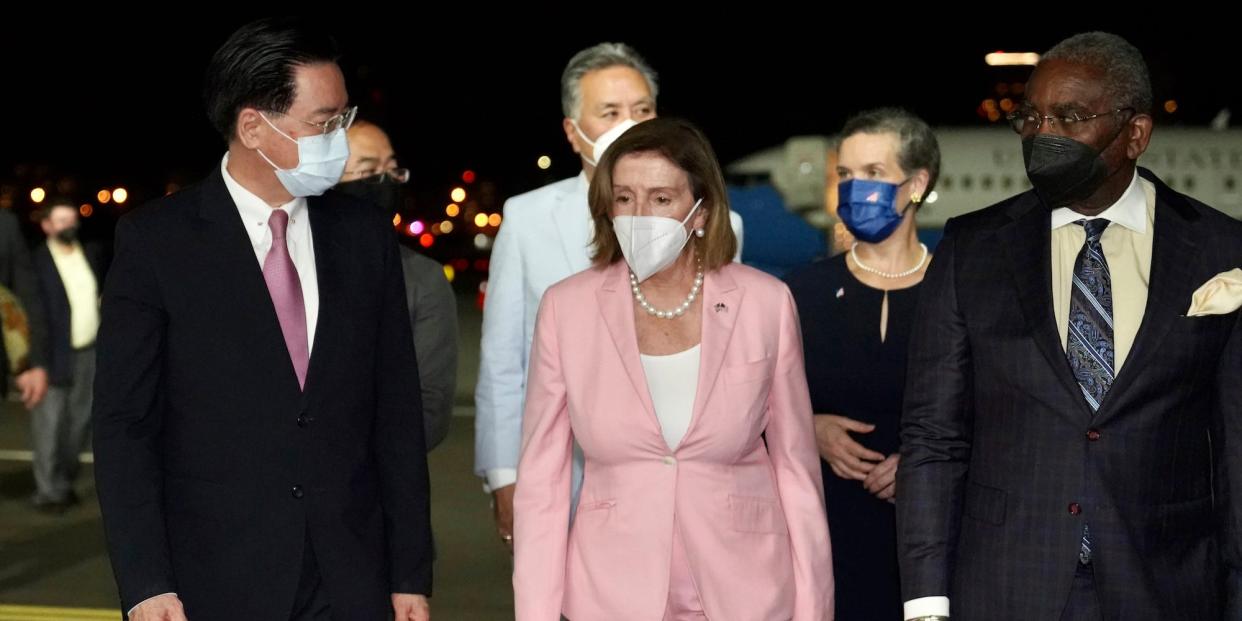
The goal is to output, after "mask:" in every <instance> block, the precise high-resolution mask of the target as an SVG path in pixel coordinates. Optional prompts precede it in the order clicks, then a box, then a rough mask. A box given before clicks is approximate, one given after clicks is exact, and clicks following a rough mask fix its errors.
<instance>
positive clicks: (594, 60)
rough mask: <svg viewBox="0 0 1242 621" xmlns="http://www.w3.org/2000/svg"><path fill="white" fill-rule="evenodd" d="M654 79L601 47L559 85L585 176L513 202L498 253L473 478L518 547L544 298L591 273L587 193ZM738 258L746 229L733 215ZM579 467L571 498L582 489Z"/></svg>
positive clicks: (649, 96)
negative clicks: (526, 418) (520, 488)
mask: <svg viewBox="0 0 1242 621" xmlns="http://www.w3.org/2000/svg"><path fill="white" fill-rule="evenodd" d="M658 94H659V87H658V85H657V82H656V73H655V71H653V70H652V69H651V67H650V66H649V65H648V64H647V62H646V61H645V60H643V58H642V57H641V56H639V55H638V53H637V52H635V51H634V49H633V48H631V47H629V46H628V45H625V44H623V43H600V44H599V45H595V46H593V47H589V48H587V49H585V50H582V51H581V52H578V53H577V54H576V55H574V57H573V58H572V59H570V61H569V64H568V65H567V66H566V67H565V71H564V73H563V74H562V75H561V108H562V110H563V112H564V115H565V119H564V121H563V122H562V127H563V129H564V131H565V137H566V139H567V140H568V141H569V144H570V146H571V147H572V148H573V150H574V152H575V153H577V154H578V155H579V157H580V158H581V159H582V172H581V173H579V174H578V175H577V176H575V177H571V178H569V179H564V180H562V181H557V182H556V183H552V184H549V185H546V186H543V187H541V188H539V189H536V190H533V191H531V192H527V193H525V194H521V195H518V196H515V197H513V198H510V199H509V200H508V201H507V202H506V203H505V206H504V224H503V225H502V226H501V227H500V232H499V233H498V234H497V235H496V244H495V246H494V247H493V249H492V257H491V268H490V269H491V274H490V276H489V278H488V285H487V295H486V298H485V301H484V305H483V339H482V355H481V356H480V365H479V381H478V385H477V386H476V387H475V394H474V397H475V408H476V419H475V459H474V467H475V472H476V474H478V475H479V476H481V477H484V478H485V479H486V488H487V489H488V490H489V491H490V492H491V493H492V496H493V501H494V510H495V518H496V529H497V533H498V535H499V536H500V538H501V540H503V541H504V542H505V543H506V545H509V546H510V547H511V546H512V541H513V486H514V484H515V483H516V481H517V463H518V453H519V452H520V450H521V437H522V404H523V399H524V396H525V393H526V362H527V359H528V357H529V355H530V344H531V339H532V338H533V335H534V329H535V315H536V313H537V312H538V310H539V300H540V299H541V298H542V297H543V292H544V291H545V290H546V289H547V288H548V287H549V286H551V285H552V284H554V283H556V282H557V281H560V280H562V279H564V278H568V277H569V276H572V275H573V274H575V273H577V272H580V271H582V270H584V269H587V268H588V267H590V265H591V257H590V244H591V236H592V235H593V228H592V224H591V217H590V209H589V207H588V205H587V188H588V186H589V184H590V181H591V176H592V175H593V174H594V172H595V162H596V161H598V159H599V157H600V156H602V155H603V152H604V150H605V149H606V148H607V147H608V145H609V144H611V143H612V141H614V140H616V139H617V137H619V136H620V135H621V134H622V133H623V132H624V131H625V130H626V129H628V128H629V127H631V126H633V125H634V124H636V123H639V122H642V121H646V120H648V119H651V118H654V117H655V116H656V96H657V95H658ZM733 223H734V231H735V232H736V233H737V234H738V242H739V243H738V248H739V251H738V252H739V254H740V252H741V250H740V248H741V219H740V218H738V217H737V216H736V214H733ZM581 476H582V469H581V460H580V459H575V463H574V490H575V494H574V498H575V499H576V498H577V494H576V490H577V489H578V487H579V486H580V484H581Z"/></svg>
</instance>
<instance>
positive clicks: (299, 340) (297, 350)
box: [263, 209, 310, 388]
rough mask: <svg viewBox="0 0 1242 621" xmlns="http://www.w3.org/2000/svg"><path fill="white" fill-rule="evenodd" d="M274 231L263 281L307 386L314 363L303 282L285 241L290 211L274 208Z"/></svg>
mask: <svg viewBox="0 0 1242 621" xmlns="http://www.w3.org/2000/svg"><path fill="white" fill-rule="evenodd" d="M267 226H268V228H270V229H271V230H272V249H271V250H268V251H267V258H266V259H264V260H263V280H265V281H267V291H268V293H269V294H271V296H272V304H273V305H275V306H276V317H277V319H279V320H280V331H281V332H282V333H284V335H285V347H286V348H288V349H289V358H290V360H292V361H293V370H294V372H295V373H297V375H298V386H300V387H302V388H305V387H306V367H307V366H308V364H309V363H310V351H309V350H310V345H309V344H308V343H307V339H306V303H305V301H304V300H303V299H302V282H301V281H300V280H298V269H297V268H296V267H294V265H293V259H291V258H289V245H288V244H287V243H286V242H285V230H286V229H287V228H288V227H289V214H288V213H285V211H284V210H282V209H275V210H273V211H272V216H271V217H270V218H268V219H267Z"/></svg>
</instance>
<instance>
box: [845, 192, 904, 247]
mask: <svg viewBox="0 0 1242 621" xmlns="http://www.w3.org/2000/svg"><path fill="white" fill-rule="evenodd" d="M909 181H910V180H909V179H906V180H905V181H902V182H901V183H889V182H887V181H873V180H870V179H850V180H849V181H842V182H841V184H840V185H838V186H837V197H838V201H839V203H838V205H837V217H838V218H840V219H841V222H843V223H844V224H845V228H847V229H849V230H850V234H852V235H853V236H854V237H856V238H858V240H859V241H864V242H868V243H872V244H875V243H879V242H882V241H884V240H886V239H888V237H889V235H892V234H893V231H896V230H897V227H898V226H900V225H901V219H902V218H903V217H904V216H905V206H902V209H901V211H898V210H897V205H896V202H897V190H899V189H900V188H901V186H903V185H905V184H906V183H908V182H909Z"/></svg>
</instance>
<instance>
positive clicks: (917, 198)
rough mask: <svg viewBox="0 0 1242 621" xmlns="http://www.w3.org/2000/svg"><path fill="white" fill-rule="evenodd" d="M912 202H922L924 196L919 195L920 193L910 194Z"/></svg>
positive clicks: (916, 203)
mask: <svg viewBox="0 0 1242 621" xmlns="http://www.w3.org/2000/svg"><path fill="white" fill-rule="evenodd" d="M910 202H911V203H914V204H915V205H918V204H919V203H922V202H923V197H922V196H920V195H918V194H911V195H910Z"/></svg>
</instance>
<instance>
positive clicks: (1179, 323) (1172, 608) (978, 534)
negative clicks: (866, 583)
mask: <svg viewBox="0 0 1242 621" xmlns="http://www.w3.org/2000/svg"><path fill="white" fill-rule="evenodd" d="M1140 174H1142V175H1143V176H1144V177H1145V178H1147V179H1148V180H1150V181H1152V182H1153V183H1154V184H1155V186H1156V188H1157V198H1156V215H1155V230H1154V243H1153V248H1152V265H1151V274H1150V289H1149V293H1148V301H1147V307H1146V309H1145V312H1144V317H1143V323H1142V325H1141V327H1140V329H1139V332H1138V335H1137V337H1136V339H1135V343H1134V347H1133V349H1132V350H1131V353H1130V355H1129V357H1128V358H1127V360H1126V363H1125V365H1124V366H1123V367H1122V368H1121V370H1120V372H1119V374H1118V375H1117V378H1116V380H1115V381H1114V383H1113V386H1112V388H1111V390H1110V391H1109V393H1108V395H1107V397H1106V398H1105V400H1104V402H1103V403H1102V404H1101V407H1100V410H1099V411H1098V412H1096V413H1095V414H1094V415H1093V413H1092V412H1091V410H1090V408H1089V407H1088V406H1087V403H1086V401H1085V400H1084V399H1083V397H1082V393H1081V390H1080V389H1079V387H1078V385H1077V384H1076V383H1075V381H1074V379H1073V377H1072V376H1071V373H1070V369H1069V365H1068V363H1067V361H1066V358H1065V353H1064V350H1063V348H1062V346H1061V343H1060V342H1059V340H1060V339H1059V335H1058V331H1057V326H1056V324H1055V320H1054V319H1053V308H1052V293H1051V276H1050V263H1051V259H1050V252H1051V243H1050V240H1049V238H1050V232H1049V228H1050V213H1051V211H1050V210H1049V209H1048V208H1047V207H1046V206H1044V205H1043V204H1042V203H1041V202H1040V200H1039V199H1038V198H1037V196H1036V195H1035V194H1034V193H1033V192H1027V193H1025V194H1021V195H1019V196H1016V197H1014V198H1012V199H1010V200H1007V201H1005V202H1003V203H1000V204H998V205H995V206H993V207H990V208H988V209H984V210H981V211H979V212H975V213H972V214H968V215H966V216H962V217H960V218H955V219H953V220H950V221H949V223H948V224H947V225H946V227H945V229H946V230H945V238H944V241H943V242H942V243H941V246H940V248H939V249H938V251H937V253H936V256H935V259H934V261H933V262H932V264H931V267H930V268H929V271H928V273H927V277H926V279H925V280H924V283H923V290H922V293H921V296H922V299H921V302H920V311H919V313H918V314H917V319H916V325H915V327H914V333H913V337H912V339H911V350H910V357H909V365H910V366H909V375H908V382H907V386H906V393H905V407H904V413H903V420H902V451H901V452H902V461H901V465H900V469H899V472H898V480H897V485H898V487H897V499H898V501H897V512H898V513H897V521H898V541H899V544H898V554H899V557H900V564H901V578H902V590H903V596H904V598H905V599H906V600H910V599H914V598H919V597H926V596H935V595H948V596H949V597H950V604H951V609H952V613H953V618H954V619H955V620H965V621H973V620H984V621H992V620H996V619H1005V620H1007V621H1021V620H1026V619H1030V620H1032V621H1034V620H1047V619H1057V618H1059V616H1060V614H1061V610H1062V608H1063V607H1064V606H1065V602H1066V599H1067V597H1068V594H1069V590H1070V585H1071V582H1072V580H1073V577H1074V572H1075V569H1076V563H1077V559H1078V547H1079V538H1080V535H1081V533H1082V529H1083V525H1084V523H1085V524H1089V525H1090V528H1091V533H1092V539H1093V549H1094V561H1093V564H1094V566H1095V575H1096V587H1097V590H1098V592H1099V597H1100V602H1101V605H1102V608H1103V612H1104V616H1105V618H1107V619H1162V620H1166V621H1167V620H1172V619H1185V620H1187V621H1203V620H1206V619H1221V618H1229V619H1238V618H1242V602H1240V601H1239V597H1240V595H1239V591H1240V589H1242V573H1240V571H1242V548H1240V543H1239V541H1240V533H1242V324H1240V319H1239V317H1240V315H1242V313H1239V312H1237V311H1235V312H1233V313H1229V314H1226V315H1217V316H1208V317H1186V316H1185V313H1186V312H1187V310H1188V309H1189V307H1190V301H1191V294H1192V293H1193V292H1194V291H1195V290H1196V289H1197V288H1198V287H1199V286H1200V285H1202V284H1203V283H1204V282H1206V281H1207V280H1208V279H1210V278H1211V277H1212V276H1214V275H1216V274H1218V273H1220V272H1224V271H1228V270H1230V269H1233V268H1236V267H1239V266H1242V223H1239V222H1238V221H1235V220H1233V219H1231V218H1228V217H1227V216H1225V215H1223V214H1221V213H1219V212H1217V211H1215V210H1213V209H1211V208H1210V207H1208V206H1206V205H1204V204H1202V203H1200V202H1198V201H1195V200H1194V199H1191V198H1189V197H1187V196H1184V195H1181V194H1178V193H1177V192H1174V191H1173V190H1171V189H1169V188H1168V187H1167V186H1166V185H1164V184H1163V183H1162V182H1160V180H1159V179H1157V178H1155V176H1154V175H1152V174H1151V173H1150V172H1149V171H1146V170H1141V171H1140ZM1071 507H1073V508H1074V509H1073V510H1071Z"/></svg>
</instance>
